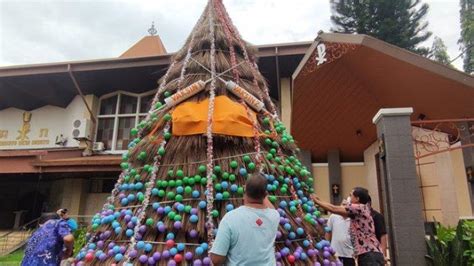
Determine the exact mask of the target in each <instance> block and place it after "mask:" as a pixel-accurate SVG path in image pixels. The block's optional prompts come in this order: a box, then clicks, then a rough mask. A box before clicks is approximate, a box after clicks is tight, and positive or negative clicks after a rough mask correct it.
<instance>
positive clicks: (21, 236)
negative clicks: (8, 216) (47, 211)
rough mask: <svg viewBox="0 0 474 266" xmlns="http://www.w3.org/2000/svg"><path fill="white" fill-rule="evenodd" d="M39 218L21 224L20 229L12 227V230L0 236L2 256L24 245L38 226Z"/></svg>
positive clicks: (0, 253) (0, 254)
mask: <svg viewBox="0 0 474 266" xmlns="http://www.w3.org/2000/svg"><path fill="white" fill-rule="evenodd" d="M38 223H39V218H36V219H34V220H32V221H29V222H28V223H26V224H24V225H22V226H20V227H19V228H18V229H12V230H11V231H10V232H7V233H6V234H3V235H1V236H0V256H5V255H7V254H9V253H11V252H13V251H15V250H17V249H18V248H20V247H22V246H23V245H24V244H25V243H26V241H27V240H28V238H29V237H30V235H31V232H33V231H34V230H35V229H36V228H37V227H38Z"/></svg>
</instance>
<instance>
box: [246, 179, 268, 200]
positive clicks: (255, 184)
mask: <svg viewBox="0 0 474 266" xmlns="http://www.w3.org/2000/svg"><path fill="white" fill-rule="evenodd" d="M245 195H247V196H248V197H249V198H252V199H254V200H263V199H264V198H265V197H266V196H267V179H266V178H265V177H263V176H262V175H255V176H251V177H250V178H249V179H247V182H245Z"/></svg>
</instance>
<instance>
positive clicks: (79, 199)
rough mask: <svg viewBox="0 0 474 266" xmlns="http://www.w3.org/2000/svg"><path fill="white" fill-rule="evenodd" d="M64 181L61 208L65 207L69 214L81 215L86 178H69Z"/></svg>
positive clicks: (83, 207) (84, 197) (84, 205)
mask: <svg viewBox="0 0 474 266" xmlns="http://www.w3.org/2000/svg"><path fill="white" fill-rule="evenodd" d="M64 181H65V182H64V187H63V189H64V191H63V198H62V201H61V208H67V209H68V211H69V215H82V214H83V213H84V210H85V207H86V196H87V184H88V183H87V180H85V179H77V178H71V179H66V180H64Z"/></svg>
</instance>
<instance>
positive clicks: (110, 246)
mask: <svg viewBox="0 0 474 266" xmlns="http://www.w3.org/2000/svg"><path fill="white" fill-rule="evenodd" d="M114 246H115V242H110V243H109V244H108V245H107V247H108V248H109V249H112V248H114Z"/></svg>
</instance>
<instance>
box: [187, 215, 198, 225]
mask: <svg viewBox="0 0 474 266" xmlns="http://www.w3.org/2000/svg"><path fill="white" fill-rule="evenodd" d="M198 220H199V217H198V216H197V215H195V214H193V215H191V217H189V221H190V222H191V223H197V222H198Z"/></svg>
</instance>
